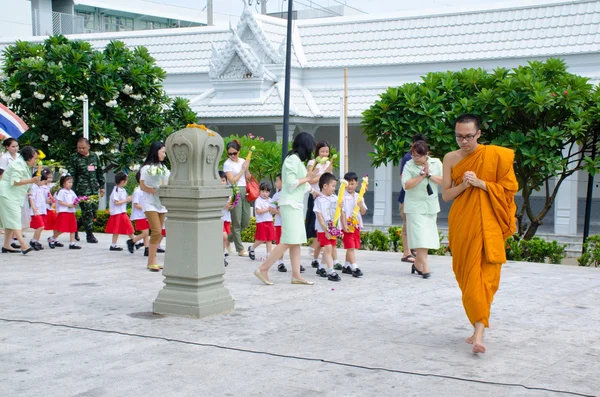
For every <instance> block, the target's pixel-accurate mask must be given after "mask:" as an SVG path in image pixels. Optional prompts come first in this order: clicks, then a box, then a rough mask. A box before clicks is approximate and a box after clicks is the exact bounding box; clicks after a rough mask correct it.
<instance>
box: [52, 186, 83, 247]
mask: <svg viewBox="0 0 600 397" xmlns="http://www.w3.org/2000/svg"><path fill="white" fill-rule="evenodd" d="M59 184H60V187H61V189H60V190H59V191H58V193H56V213H57V215H56V229H54V235H53V236H52V240H49V241H48V245H49V246H50V248H52V249H54V248H55V247H64V245H63V244H62V243H60V242H59V241H56V239H57V238H58V236H60V235H61V234H62V233H69V249H71V250H78V249H81V247H80V246H78V245H75V232H77V218H76V217H75V211H76V207H77V203H76V202H75V201H76V199H77V195H76V194H75V192H74V191H73V190H71V188H72V187H73V177H72V176H71V175H68V174H67V175H63V176H61V177H60V181H59Z"/></svg>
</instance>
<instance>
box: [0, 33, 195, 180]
mask: <svg viewBox="0 0 600 397" xmlns="http://www.w3.org/2000/svg"><path fill="white" fill-rule="evenodd" d="M3 55H4V57H3V63H2V74H4V75H5V76H6V77H4V78H3V79H0V100H1V101H2V102H4V103H5V104H6V105H7V106H8V107H9V108H10V109H11V110H12V111H13V112H15V113H16V114H17V115H19V116H20V117H21V118H22V119H23V120H24V121H25V122H26V123H27V124H28V125H29V127H30V129H29V130H28V131H27V132H26V133H25V134H24V135H23V136H22V137H21V138H20V139H19V143H20V144H21V146H25V145H33V146H34V147H36V148H38V149H42V150H43V151H44V152H45V153H47V154H48V160H53V161H58V162H60V163H62V164H66V163H67V160H68V158H69V157H70V156H71V155H72V154H73V153H74V151H75V148H76V141H77V139H78V138H79V137H80V136H81V135H82V133H83V110H82V106H83V103H82V101H83V100H84V99H88V101H89V128H90V143H91V151H92V152H95V153H96V154H98V155H99V156H100V160H101V162H102V163H103V164H104V166H105V168H107V169H110V168H116V169H125V170H126V169H128V168H129V167H130V166H131V165H133V164H135V163H139V162H140V161H141V160H142V159H143V158H144V157H145V155H146V153H147V151H148V147H149V146H150V144H151V143H152V142H153V141H156V140H160V141H164V140H165V138H166V136H167V135H168V134H170V133H171V132H173V131H175V130H178V129H180V128H183V127H184V126H185V125H186V124H188V123H190V122H194V121H195V119H196V116H195V114H194V113H193V112H192V111H191V110H190V107H189V102H188V101H187V100H185V99H182V98H176V99H174V100H172V99H170V98H169V97H168V96H167V95H166V94H165V91H164V90H163V89H162V81H163V80H164V78H165V71H164V70H162V69H161V68H160V67H158V66H156V62H155V60H154V59H153V58H152V57H151V56H150V55H149V53H148V50H147V49H146V48H144V47H136V48H135V49H133V50H130V49H128V48H127V47H126V46H125V44H124V43H123V42H120V41H112V42H110V43H109V44H107V45H106V47H105V49H104V51H98V50H95V49H93V48H92V46H91V45H90V43H88V42H85V41H79V40H78V41H70V40H69V39H67V38H65V37H64V36H51V37H49V38H48V39H46V40H45V41H44V42H43V43H30V42H25V41H17V42H16V43H15V44H14V45H12V46H8V47H7V48H6V49H5V50H4V54H3Z"/></svg>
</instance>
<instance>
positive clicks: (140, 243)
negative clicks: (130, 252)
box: [135, 241, 144, 250]
mask: <svg viewBox="0 0 600 397" xmlns="http://www.w3.org/2000/svg"><path fill="white" fill-rule="evenodd" d="M143 246H144V242H143V241H140V242H139V243H137V244H136V245H135V249H136V250H139V249H140V248H142V247H143Z"/></svg>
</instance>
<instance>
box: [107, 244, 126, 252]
mask: <svg viewBox="0 0 600 397" xmlns="http://www.w3.org/2000/svg"><path fill="white" fill-rule="evenodd" d="M109 251H123V248H121V247H113V246H112V245H111V246H110V248H109Z"/></svg>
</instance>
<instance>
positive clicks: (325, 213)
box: [313, 172, 341, 281]
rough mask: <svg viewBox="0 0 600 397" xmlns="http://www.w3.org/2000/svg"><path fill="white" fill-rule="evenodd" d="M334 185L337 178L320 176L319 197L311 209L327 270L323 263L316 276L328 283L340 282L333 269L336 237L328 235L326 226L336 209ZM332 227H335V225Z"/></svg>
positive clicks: (329, 175) (328, 174)
mask: <svg viewBox="0 0 600 397" xmlns="http://www.w3.org/2000/svg"><path fill="white" fill-rule="evenodd" d="M336 184H337V178H336V177H335V176H334V175H333V174H331V173H329V172H326V173H324V174H323V175H321V178H320V179H319V187H320V188H321V195H320V196H319V197H317V198H316V199H315V205H314V209H313V211H314V212H315V214H316V218H317V221H316V224H315V227H316V230H317V239H318V240H319V245H320V247H321V250H322V251H323V262H325V264H326V265H327V269H325V266H324V265H323V263H320V264H319V268H318V269H317V274H318V275H319V276H321V277H327V278H328V279H329V280H330V281H340V280H341V278H340V276H339V274H337V273H336V272H335V270H334V268H333V247H335V245H336V243H337V236H332V235H331V234H330V230H329V225H328V223H331V222H333V218H334V216H335V211H336V208H337V196H336V195H335V194H333V192H334V191H335V186H336ZM334 226H335V227H337V225H334Z"/></svg>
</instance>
